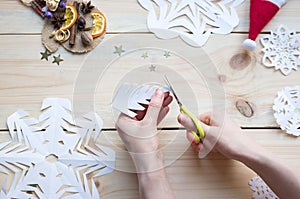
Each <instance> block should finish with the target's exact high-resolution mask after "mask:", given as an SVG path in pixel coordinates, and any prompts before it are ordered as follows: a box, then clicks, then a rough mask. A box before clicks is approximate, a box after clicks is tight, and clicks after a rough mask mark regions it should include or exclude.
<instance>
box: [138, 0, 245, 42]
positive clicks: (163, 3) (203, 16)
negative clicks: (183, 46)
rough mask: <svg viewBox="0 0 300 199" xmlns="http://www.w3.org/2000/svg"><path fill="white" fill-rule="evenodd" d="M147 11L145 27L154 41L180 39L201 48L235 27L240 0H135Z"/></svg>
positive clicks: (237, 21) (237, 20)
mask: <svg viewBox="0 0 300 199" xmlns="http://www.w3.org/2000/svg"><path fill="white" fill-rule="evenodd" d="M138 2H139V3H140V5H141V6H142V7H143V8H144V9H146V10H148V11H149V14H148V19H147V24H148V28H149V30H150V31H151V32H153V33H154V34H155V35H156V36H157V37H158V38H161V39H172V38H175V37H178V36H180V37H181V38H182V39H183V40H184V41H185V42H187V43H188V44H190V45H191V46H195V47H200V46H203V45H204V44H205V43H206V41H207V40H208V38H209V36H210V35H211V34H228V33H230V32H231V31H232V30H233V29H234V28H235V27H236V26H237V25H238V24H239V18H238V14H237V12H236V8H237V7H238V6H239V5H240V4H241V3H243V2H244V0H223V1H213V0H172V1H170V0H138Z"/></svg>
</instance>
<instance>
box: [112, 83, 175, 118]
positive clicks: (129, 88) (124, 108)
mask: <svg viewBox="0 0 300 199" xmlns="http://www.w3.org/2000/svg"><path fill="white" fill-rule="evenodd" d="M157 88H159V87H158V86H150V85H142V86H139V85H137V84H127V83H124V84H122V85H121V86H120V87H119V89H118V91H117V92H116V94H115V96H114V98H113V100H112V107H113V108H115V109H116V110H118V111H120V112H122V113H124V114H126V115H128V116H129V117H132V118H133V117H135V116H136V115H137V114H136V113H135V112H134V111H133V110H137V111H143V110H145V107H144V106H142V105H148V104H149V102H150V100H151V98H152V95H153V94H154V92H155V91H156V89H157ZM162 90H163V92H169V91H170V89H169V88H168V87H162Z"/></svg>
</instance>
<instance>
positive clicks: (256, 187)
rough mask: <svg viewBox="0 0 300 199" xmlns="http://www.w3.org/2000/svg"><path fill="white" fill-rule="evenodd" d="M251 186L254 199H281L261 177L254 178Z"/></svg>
mask: <svg viewBox="0 0 300 199" xmlns="http://www.w3.org/2000/svg"><path fill="white" fill-rule="evenodd" d="M249 186H250V188H251V190H252V191H253V196H252V198H254V199H279V198H278V197H277V196H276V194H275V193H274V192H273V191H272V190H271V189H270V188H269V187H268V185H267V184H266V183H265V182H264V181H263V180H262V179H261V178H260V177H259V176H255V177H254V178H252V179H251V180H250V181H249Z"/></svg>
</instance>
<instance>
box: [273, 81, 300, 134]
mask: <svg viewBox="0 0 300 199" xmlns="http://www.w3.org/2000/svg"><path fill="white" fill-rule="evenodd" d="M273 110H274V111H275V112H274V117H275V118H276V121H277V123H278V125H279V126H280V128H281V129H282V130H285V131H286V133H288V134H291V135H294V136H299V135H300V86H296V87H293V88H290V87H286V88H284V89H282V90H281V91H279V92H278V96H277V98H276V99H275V100H274V105H273Z"/></svg>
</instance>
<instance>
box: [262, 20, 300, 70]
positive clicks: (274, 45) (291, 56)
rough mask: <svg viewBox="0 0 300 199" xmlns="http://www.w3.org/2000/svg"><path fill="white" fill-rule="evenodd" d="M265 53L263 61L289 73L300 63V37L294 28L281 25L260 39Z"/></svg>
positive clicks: (268, 65) (266, 64)
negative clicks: (290, 28)
mask: <svg viewBox="0 0 300 199" xmlns="http://www.w3.org/2000/svg"><path fill="white" fill-rule="evenodd" d="M260 42H261V44H262V46H263V49H262V50H261V51H262V52H263V53H264V55H263V58H262V63H263V64H264V65H265V66H266V67H274V68H275V70H280V71H281V72H282V74H284V75H289V74H290V73H291V72H292V70H297V69H298V66H299V65H300V37H299V35H298V34H297V33H296V31H294V30H289V29H288V28H287V27H285V26H283V25H281V26H279V27H278V29H277V30H276V31H271V33H270V34H269V35H266V36H264V37H262V38H261V39H260Z"/></svg>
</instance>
